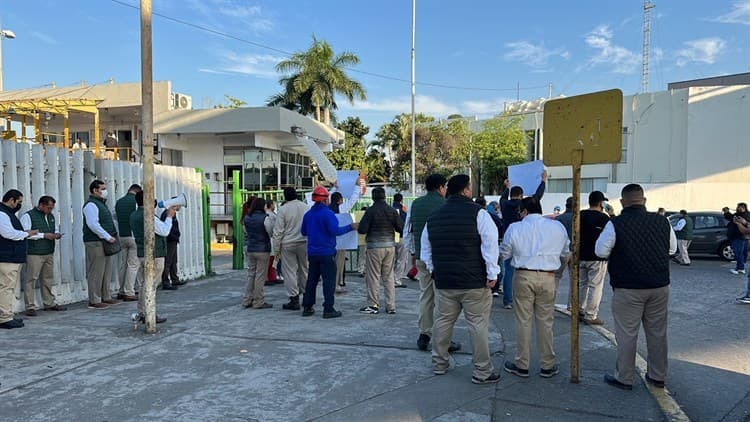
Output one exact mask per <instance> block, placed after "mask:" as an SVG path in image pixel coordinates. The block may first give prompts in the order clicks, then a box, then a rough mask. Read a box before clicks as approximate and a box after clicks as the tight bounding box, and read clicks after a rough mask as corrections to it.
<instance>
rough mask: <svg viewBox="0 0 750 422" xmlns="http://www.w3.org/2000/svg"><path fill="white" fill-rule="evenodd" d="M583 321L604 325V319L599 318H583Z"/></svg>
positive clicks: (589, 323)
mask: <svg viewBox="0 0 750 422" xmlns="http://www.w3.org/2000/svg"><path fill="white" fill-rule="evenodd" d="M583 322H585V323H586V324H588V325H604V321H603V320H602V319H601V318H599V317H596V318H583Z"/></svg>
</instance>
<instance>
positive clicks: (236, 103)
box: [214, 94, 247, 108]
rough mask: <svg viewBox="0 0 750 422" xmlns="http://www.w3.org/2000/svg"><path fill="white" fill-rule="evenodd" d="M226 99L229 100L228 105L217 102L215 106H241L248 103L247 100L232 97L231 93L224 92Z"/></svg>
mask: <svg viewBox="0 0 750 422" xmlns="http://www.w3.org/2000/svg"><path fill="white" fill-rule="evenodd" d="M224 100H225V101H226V102H227V104H226V105H225V104H217V105H215V106H214V108H240V107H242V106H246V105H247V102H246V101H242V100H240V99H239V98H235V97H232V96H231V95H229V94H224Z"/></svg>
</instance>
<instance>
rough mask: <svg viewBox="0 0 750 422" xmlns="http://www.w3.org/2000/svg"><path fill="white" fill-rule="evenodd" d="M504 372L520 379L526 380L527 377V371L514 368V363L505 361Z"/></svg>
mask: <svg viewBox="0 0 750 422" xmlns="http://www.w3.org/2000/svg"><path fill="white" fill-rule="evenodd" d="M504 369H505V372H509V373H511V374H513V375H516V376H519V377H521V378H528V377H529V370H528V369H521V368H519V367H517V366H516V364H515V363H513V362H510V361H506V362H505V366H504Z"/></svg>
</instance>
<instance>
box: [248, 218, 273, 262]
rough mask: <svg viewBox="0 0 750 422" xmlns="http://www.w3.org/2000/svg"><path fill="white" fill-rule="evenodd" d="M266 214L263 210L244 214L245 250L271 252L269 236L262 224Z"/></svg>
mask: <svg viewBox="0 0 750 422" xmlns="http://www.w3.org/2000/svg"><path fill="white" fill-rule="evenodd" d="M266 218H268V216H267V215H266V213H265V212H263V211H255V212H253V213H252V214H250V215H246V216H245V220H244V221H243V222H244V224H245V233H247V244H246V245H245V246H246V250H247V252H248V253H253V252H271V238H270V237H269V236H268V232H266V227H265V225H264V224H263V223H264V222H265V221H266Z"/></svg>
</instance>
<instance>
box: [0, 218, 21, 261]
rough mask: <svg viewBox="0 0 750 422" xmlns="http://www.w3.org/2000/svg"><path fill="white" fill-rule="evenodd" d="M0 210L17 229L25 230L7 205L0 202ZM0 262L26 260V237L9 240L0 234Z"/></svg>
mask: <svg viewBox="0 0 750 422" xmlns="http://www.w3.org/2000/svg"><path fill="white" fill-rule="evenodd" d="M0 212H3V213H5V214H7V215H8V217H9V218H10V224H11V225H12V226H13V228H14V229H16V230H18V231H25V230H24V229H23V226H22V225H21V221H20V220H19V219H18V217H16V213H15V212H13V210H12V209H10V208H9V207H8V206H7V205H5V204H3V203H0ZM0 262H10V263H13V264H23V263H24V262H26V239H24V240H10V239H6V238H4V237H2V236H0Z"/></svg>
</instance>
